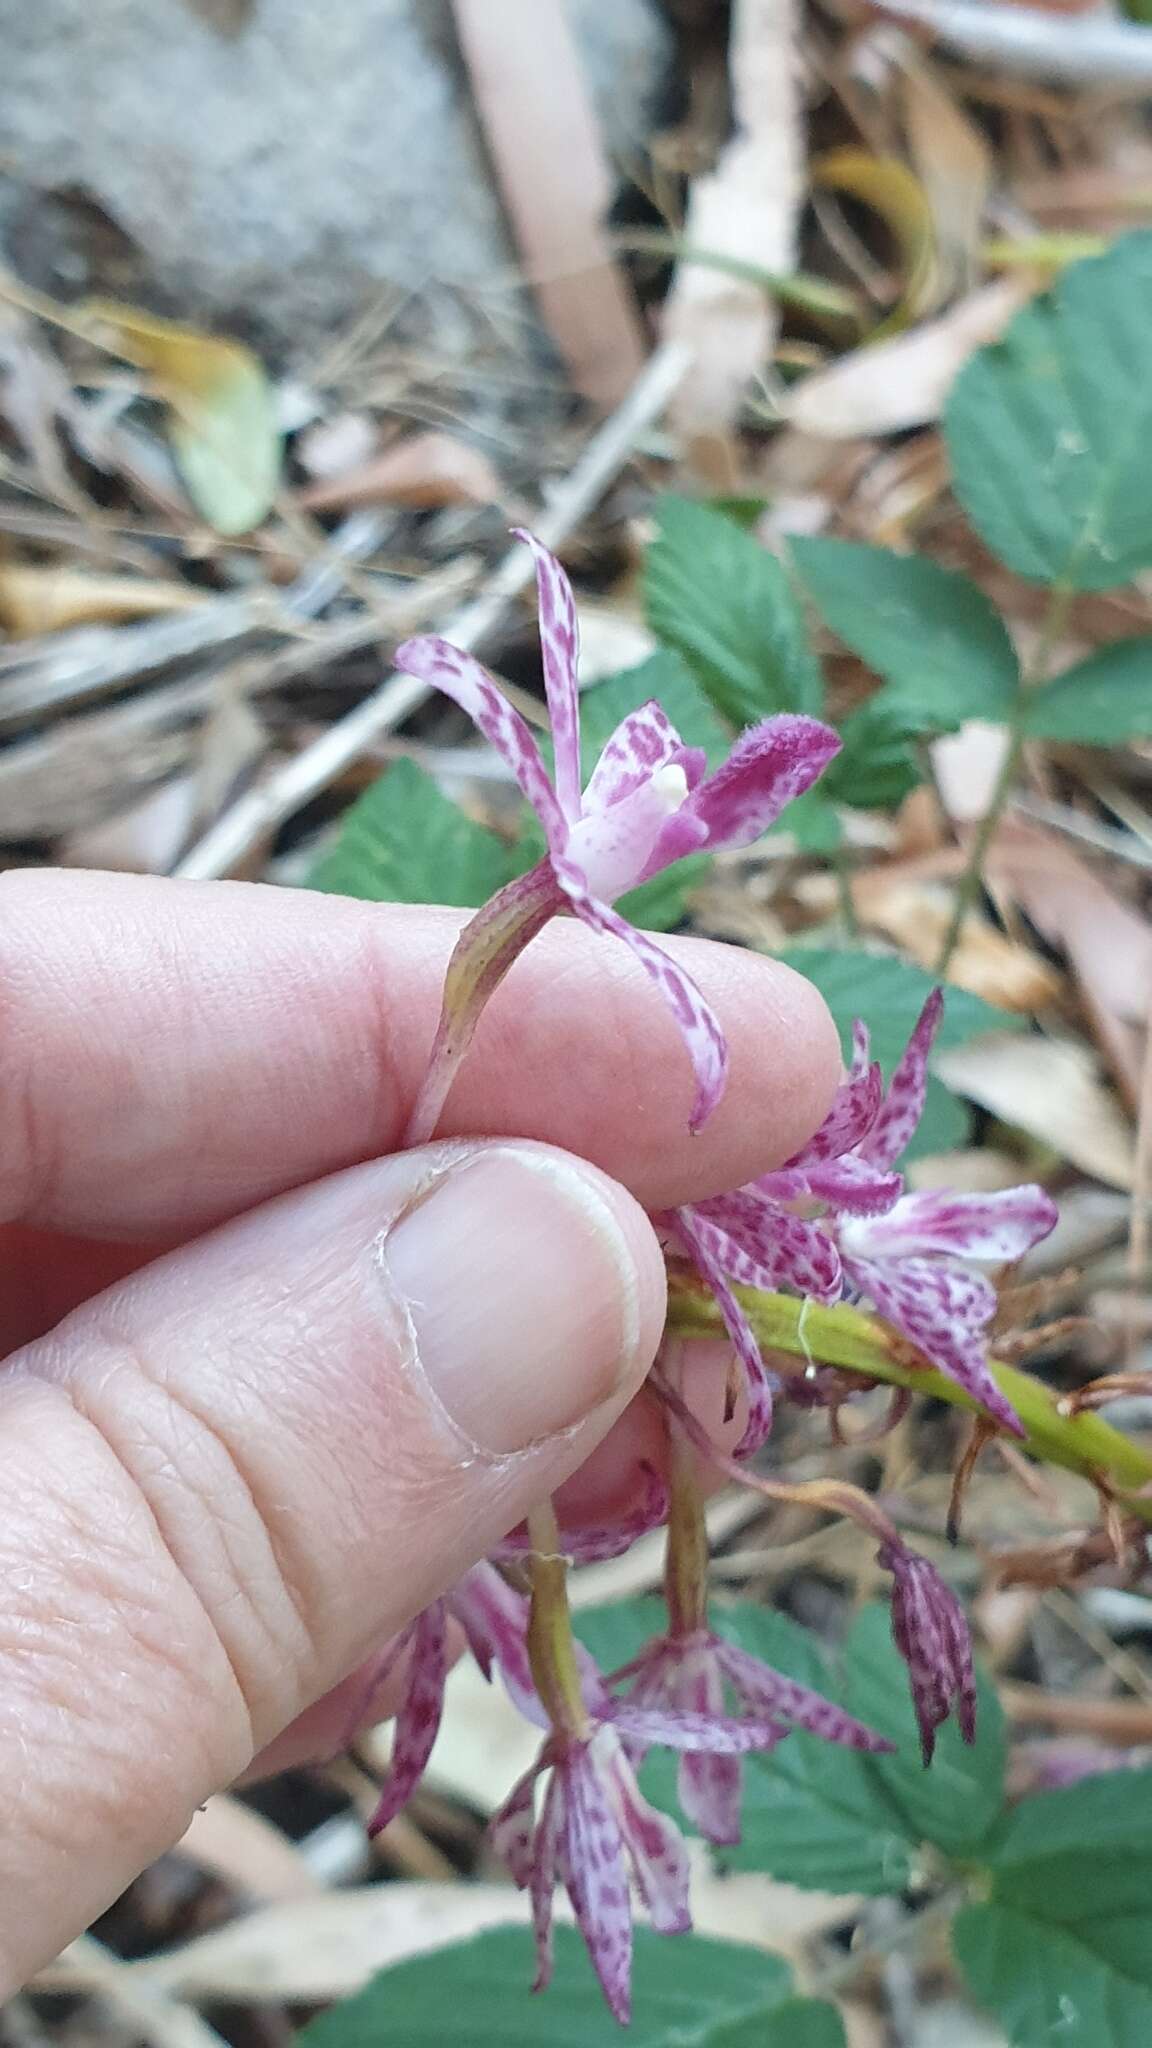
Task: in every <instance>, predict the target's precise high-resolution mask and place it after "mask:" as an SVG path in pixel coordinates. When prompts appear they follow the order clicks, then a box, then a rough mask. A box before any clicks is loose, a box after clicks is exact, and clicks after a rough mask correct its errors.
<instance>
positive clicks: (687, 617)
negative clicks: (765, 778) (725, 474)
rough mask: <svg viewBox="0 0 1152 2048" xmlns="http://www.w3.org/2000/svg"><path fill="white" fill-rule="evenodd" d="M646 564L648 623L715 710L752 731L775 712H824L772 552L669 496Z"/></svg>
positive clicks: (799, 621) (815, 671) (718, 517)
mask: <svg viewBox="0 0 1152 2048" xmlns="http://www.w3.org/2000/svg"><path fill="white" fill-rule="evenodd" d="M657 519H658V525H659V531H658V534H657V537H656V539H655V541H654V542H653V544H652V546H651V548H650V549H649V551H648V559H647V562H646V563H645V568H644V597H645V604H646V607H647V613H648V623H649V625H650V626H651V628H652V631H653V632H654V633H655V635H656V637H657V639H658V640H661V641H663V643H664V645H665V646H666V647H674V648H675V649H676V650H677V651H678V652H679V653H680V654H682V655H683V657H684V659H685V661H686V662H687V663H688V665H689V667H690V668H691V670H692V672H693V674H694V676H695V677H696V678H697V680H698V682H699V683H700V684H701V686H702V688H703V689H704V690H706V691H707V693H708V695H709V697H710V698H711V699H712V702H713V704H715V706H716V708H717V710H718V711H721V712H722V713H723V715H724V717H725V718H728V719H730V720H731V722H732V723H733V725H746V724H749V723H752V722H753V721H755V720H756V719H759V718H764V717H766V716H767V715H768V714H769V713H770V712H773V711H807V712H811V713H813V714H818V713H819V711H820V709H821V706H822V704H823V701H824V685H823V680H822V678H821V675H820V669H819V666H818V664H817V662H816V659H815V656H814V655H813V653H812V650H811V647H810V646H809V644H808V634H807V629H806V627H805V623H804V616H803V612H802V609H801V607H800V604H799V602H798V600H797V598H796V595H795V593H794V591H793V590H792V587H791V585H790V583H789V581H788V577H787V575H786V573H785V571H784V569H783V568H782V566H781V564H780V563H779V562H778V561H777V560H776V558H775V556H773V555H770V554H769V553H768V552H767V550H766V549H765V548H762V547H761V546H760V544H759V542H758V541H757V540H755V539H753V537H752V535H751V534H749V533H745V532H744V531H743V529H742V528H741V527H739V526H737V525H736V524H735V522H734V521H733V520H731V519H728V518H726V517H725V516H724V514H723V513H722V512H716V511H714V510H713V509H712V508H711V507H710V506H708V505H698V504H695V503H694V502H693V501H692V500H691V499H688V498H675V497H668V498H662V499H661V501H660V504H659V507H658V511H657Z"/></svg>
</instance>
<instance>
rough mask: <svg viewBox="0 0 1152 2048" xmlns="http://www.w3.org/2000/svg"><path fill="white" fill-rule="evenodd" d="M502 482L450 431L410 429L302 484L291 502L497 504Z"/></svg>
mask: <svg viewBox="0 0 1152 2048" xmlns="http://www.w3.org/2000/svg"><path fill="white" fill-rule="evenodd" d="M502 497H503V486H502V484H501V482H500V478H499V477H498V476H497V474H496V471H495V470H494V469H493V467H492V464H491V463H490V462H489V460H488V458H487V456H486V455H482V454H481V452H480V450H479V449H478V448H472V447H470V446H469V445H468V443H467V442H466V441H456V440H454V439H453V438H452V436H451V435H450V434H437V433H427V434H412V435H410V436H409V437H408V438H407V439H406V440H403V441H397V442H395V443H394V445H393V446H392V447H391V448H385V449H384V450H383V451H382V453H381V454H379V455H376V456H374V457H373V458H372V460H371V461H369V462H363V463H361V464H360V465H359V466H358V467H357V468H355V469H349V470H345V471H343V472H342V473H340V474H337V475H334V476H327V477H325V478H324V479H323V481H322V482H319V483H314V484H307V485H306V486H305V488H304V489H303V490H302V491H298V492H297V494H296V502H297V504H298V505H302V506H303V507H304V508H305V510H306V511H309V512H339V511H343V510H345V509H347V508H348V507H350V506H352V505H415V506H417V507H419V508H420V509H421V510H423V509H425V508H427V507H430V506H436V505H498V504H499V503H500V501H501V498H502Z"/></svg>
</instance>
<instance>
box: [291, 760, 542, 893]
mask: <svg viewBox="0 0 1152 2048" xmlns="http://www.w3.org/2000/svg"><path fill="white" fill-rule="evenodd" d="M520 872H522V870H521V868H520V866H519V864H518V861H517V859H516V857H515V856H514V854H513V852H512V850H511V849H510V848H509V847H507V846H506V845H505V844H504V841H503V840H502V839H499V838H497V836H496V834H495V832H489V831H488V830H487V828H486V827H485V826H483V825H477V824H475V823H474V822H473V820H472V819H471V818H466V817H465V815H464V813H463V811H461V810H458V809H457V807H456V805H455V804H454V803H451V802H450V801H449V799H448V798H447V797H446V796H445V795H444V793H443V791H442V790H441V789H439V788H438V787H437V785H436V783H435V782H433V780H432V778H431V776H430V775H426V774H425V773H424V770H423V769H422V768H419V767H417V765H416V763H415V762H414V761H396V762H394V763H393V765H392V767H391V768H389V769H387V770H386V771H385V773H384V774H383V775H382V776H381V777H380V780H379V781H378V782H374V783H373V784H372V786H371V788H370V789H366V790H365V791H364V794H363V796H361V797H358V798H357V799H356V802H355V803H354V804H353V805H352V806H351V808H350V809H349V810H348V811H347V812H346V813H345V815H344V818H343V820H342V822H341V826H340V831H339V835H338V837H337V839H336V843H335V845H334V846H332V847H331V848H330V849H329V850H328V852H327V853H325V854H324V855H323V856H322V858H321V859H320V861H319V862H318V863H317V865H316V867H315V869H314V870H313V872H312V874H311V875H310V876H309V885H310V887H312V888H313V889H326V890H328V891H329V892H330V893H331V894H333V895H337V896H362V897H367V898H368V899H369V900H370V901H372V902H375V903H450V904H455V905H458V906H459V907H460V908H462V909H472V908H474V907H475V906H476V905H478V904H480V903H484V902H486V901H487V899H488V897H489V896H492V895H494V894H495V892H496V890H497V889H502V888H503V886H504V884H505V882H507V881H509V880H510V879H511V877H512V876H513V874H518V873H520Z"/></svg>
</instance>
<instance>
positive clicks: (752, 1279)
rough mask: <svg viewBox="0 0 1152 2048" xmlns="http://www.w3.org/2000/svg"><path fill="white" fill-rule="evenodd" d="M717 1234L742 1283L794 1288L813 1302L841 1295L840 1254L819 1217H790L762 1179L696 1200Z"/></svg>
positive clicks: (716, 1246)
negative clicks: (776, 1201)
mask: <svg viewBox="0 0 1152 2048" xmlns="http://www.w3.org/2000/svg"><path fill="white" fill-rule="evenodd" d="M693 1213H694V1214H695V1215H697V1216H699V1217H701V1218H702V1219H703V1220H704V1221H705V1223H707V1224H710V1225H711V1226H712V1228H713V1230H714V1231H717V1232H719V1233H720V1234H721V1238H722V1239H723V1240H724V1241H723V1242H721V1241H720V1238H717V1239H715V1240H714V1241H713V1246H712V1249H713V1256H714V1257H716V1258H719V1259H720V1261H721V1263H722V1264H723V1265H724V1268H725V1271H726V1272H727V1274H728V1276H729V1278H730V1279H732V1280H736V1281H738V1282H739V1283H740V1284H741V1285H742V1286H745V1287H763V1288H766V1289H768V1290H769V1291H774V1290H775V1289H776V1288H779V1287H791V1288H794V1289H795V1291H796V1293H797V1294H808V1295H811V1296H812V1298H813V1300H814V1301H821V1302H834V1301H838V1300H839V1298H840V1291H841V1272H840V1254H839V1251H838V1250H837V1247H836V1241H835V1239H834V1238H833V1237H832V1236H831V1234H830V1233H829V1232H828V1231H827V1230H826V1229H825V1228H824V1227H823V1225H822V1224H821V1223H819V1222H811V1221H809V1219H808V1218H807V1217H804V1216H794V1215H792V1214H791V1212H790V1211H789V1210H787V1209H782V1208H780V1207H778V1205H777V1204H776V1203H775V1202H774V1201H773V1200H772V1199H771V1198H770V1197H768V1196H766V1195H765V1193H764V1191H763V1184H762V1183H756V1184H754V1185H753V1186H751V1187H747V1188H737V1189H735V1190H734V1191H733V1192H732V1193H731V1194H728V1195H715V1196H712V1197H710V1198H709V1199H707V1200H706V1201H703V1202H700V1203H698V1204H697V1205H696V1208H695V1210H694V1212H693Z"/></svg>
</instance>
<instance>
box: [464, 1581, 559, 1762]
mask: <svg viewBox="0 0 1152 2048" xmlns="http://www.w3.org/2000/svg"><path fill="white" fill-rule="evenodd" d="M449 1604H450V1606H451V1608H452V1611H453V1612H454V1613H455V1615H456V1617H457V1619H458V1620H459V1621H460V1622H461V1623H462V1625H463V1627H464V1629H465V1633H466V1634H467V1635H468V1638H469V1641H471V1640H472V1638H473V1636H475V1637H477V1638H478V1639H480V1640H481V1641H482V1642H483V1643H484V1645H485V1654H486V1661H487V1662H488V1663H489V1664H495V1666H496V1668H497V1670H498V1671H499V1673H500V1676H501V1678H502V1679H503V1681H504V1685H505V1688H506V1690H507V1692H508V1695H509V1698H510V1699H511V1700H512V1703H513V1705H514V1706H515V1707H517V1708H518V1710H519V1711H520V1713H522V1714H523V1715H524V1717H525V1719H526V1720H528V1721H531V1722H532V1723H533V1725H534V1726H535V1727H537V1728H546V1727H547V1726H548V1716H547V1714H546V1713H545V1711H544V1708H543V1706H542V1705H541V1703H540V1699H539V1696H538V1694H537V1691H536V1686H535V1683H534V1681H533V1678H532V1667H531V1664H530V1663H529V1660H528V1601H527V1600H526V1598H525V1596H524V1594H523V1593H518V1592H517V1591H516V1589H515V1587H514V1586H510V1585H508V1584H507V1582H506V1580H504V1579H502V1578H501V1576H500V1573H499V1572H498V1571H497V1570H496V1568H495V1566H494V1565H491V1564H478V1565H474V1566H473V1568H472V1570H471V1571H470V1572H468V1573H467V1574H466V1575H465V1577H464V1578H463V1579H462V1580H461V1581H460V1582H459V1584H458V1585H457V1586H456V1587H455V1588H454V1589H453V1591H452V1593H451V1594H450V1596H449Z"/></svg>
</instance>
